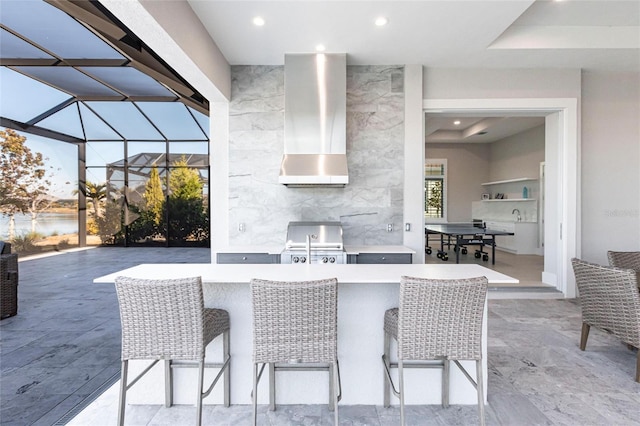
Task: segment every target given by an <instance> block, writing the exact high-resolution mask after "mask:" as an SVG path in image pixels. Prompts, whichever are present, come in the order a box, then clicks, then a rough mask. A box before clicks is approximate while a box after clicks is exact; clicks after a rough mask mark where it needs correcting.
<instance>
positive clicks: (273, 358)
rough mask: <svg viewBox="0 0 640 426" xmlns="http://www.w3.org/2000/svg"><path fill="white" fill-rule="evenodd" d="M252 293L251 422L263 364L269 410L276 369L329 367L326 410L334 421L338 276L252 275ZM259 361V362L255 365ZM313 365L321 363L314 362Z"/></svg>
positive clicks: (337, 379)
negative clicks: (275, 277) (270, 278)
mask: <svg viewBox="0 0 640 426" xmlns="http://www.w3.org/2000/svg"><path fill="white" fill-rule="evenodd" d="M251 298H252V303H253V393H252V399H253V424H254V425H255V424H256V423H257V400H258V394H257V392H258V382H259V381H260V377H261V376H262V372H263V371H264V368H265V365H267V364H268V365H269V391H270V392H269V408H270V409H271V410H275V373H276V371H278V370H288V371H291V370H318V369H322V370H326V371H328V372H329V410H333V412H334V421H335V424H336V426H337V425H338V401H339V400H340V391H339V390H338V389H340V377H339V375H340V371H339V368H338V352H337V337H338V321H337V319H338V313H337V311H338V281H337V280H336V279H335V278H331V279H326V280H318V281H302V282H278V281H266V280H259V279H253V280H251ZM259 364H262V366H261V367H260V368H259ZM305 364H306V365H305ZM309 364H313V365H311V366H310V365H309ZM318 364H320V365H321V366H320V367H318Z"/></svg>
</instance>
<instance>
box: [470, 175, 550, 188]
mask: <svg viewBox="0 0 640 426" xmlns="http://www.w3.org/2000/svg"><path fill="white" fill-rule="evenodd" d="M534 180H538V179H537V178H528V177H523V178H515V179H507V180H497V181H495V182H485V183H481V184H480V185H482V186H489V185H500V184H502V183H513V182H526V181H534Z"/></svg>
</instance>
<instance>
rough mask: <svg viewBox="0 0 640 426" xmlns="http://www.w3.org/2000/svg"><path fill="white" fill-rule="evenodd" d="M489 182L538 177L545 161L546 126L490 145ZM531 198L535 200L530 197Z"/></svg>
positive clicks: (532, 196)
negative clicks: (541, 165) (541, 163)
mask: <svg viewBox="0 0 640 426" xmlns="http://www.w3.org/2000/svg"><path fill="white" fill-rule="evenodd" d="M490 149H491V168H490V170H489V181H491V182H494V181H499V180H505V179H514V178H520V177H533V178H535V177H538V175H539V174H540V172H539V169H540V162H541V161H544V125H542V126H537V127H534V128H533V129H529V130H526V131H524V132H521V133H518V134H517V135H513V136H511V137H508V138H504V139H501V140H499V141H496V142H494V143H492V144H490ZM529 198H535V197H534V195H533V194H532V195H529Z"/></svg>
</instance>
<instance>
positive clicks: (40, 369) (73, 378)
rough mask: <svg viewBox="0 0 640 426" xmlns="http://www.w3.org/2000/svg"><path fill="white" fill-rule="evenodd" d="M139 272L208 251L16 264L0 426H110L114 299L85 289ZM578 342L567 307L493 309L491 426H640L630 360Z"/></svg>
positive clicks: (575, 317) (1, 347)
mask: <svg viewBox="0 0 640 426" xmlns="http://www.w3.org/2000/svg"><path fill="white" fill-rule="evenodd" d="M498 259H500V257H499V258H498ZM505 259H506V258H505ZM145 262H168V263H170V262H176V263H186V262H205V263H206V262H209V251H208V250H203V249H185V248H180V249H164V248H145V249H122V248H97V249H90V250H80V251H73V252H68V253H64V254H59V255H57V256H51V257H43V258H40V259H32V260H23V261H21V262H20V288H19V307H18V309H19V314H18V316H16V317H13V318H9V319H5V320H2V321H0V373H1V381H0V424H2V425H20V426H22V425H33V424H35V425H56V424H66V423H67V422H69V421H70V424H75V425H103V424H104V425H109V424H115V406H116V405H115V398H116V396H117V386H116V387H113V386H111V387H109V386H108V385H109V384H110V383H112V382H113V379H114V378H117V374H118V371H119V344H120V341H119V319H118V308H117V301H116V298H115V292H114V289H113V287H112V286H99V285H93V284H91V280H92V278H93V277H96V276H100V275H104V274H107V273H110V272H113V271H115V270H119V269H122V268H125V267H128V266H132V265H135V264H138V263H145ZM579 332H580V309H579V305H578V304H577V303H576V302H575V301H574V300H563V299H559V300H549V299H547V300H514V299H509V300H490V302H489V340H488V348H489V355H488V358H489V359H488V364H489V383H488V395H489V404H488V406H487V423H488V424H497V425H538V424H545V425H591V424H593V425H637V424H640V384H638V383H636V382H634V381H633V374H634V371H635V370H634V369H635V365H636V356H637V352H636V351H635V350H634V351H632V350H629V349H627V347H626V346H625V345H623V344H621V343H620V342H618V341H617V340H616V339H614V338H612V337H610V336H608V335H607V334H605V333H603V332H600V331H598V330H593V329H592V331H591V336H590V339H589V344H588V345H587V350H586V351H585V352H582V351H580V350H579V349H578V340H579ZM105 383H106V386H105ZM105 389H106V391H105V392H104V393H103V392H102V391H103V390H105ZM98 394H101V396H99V397H98V398H97V399H96V400H95V401H93V403H91V404H90V405H89V406H88V407H87V408H86V409H85V410H84V411H82V412H80V414H79V415H78V416H77V417H75V418H73V419H72V417H73V415H74V414H77V412H78V411H80V408H81V407H84V406H85V405H86V404H87V401H90V400H93V396H95V395H98ZM250 413H251V410H250V407H249V406H232V407H230V408H224V407H217V406H206V407H205V409H204V421H203V423H204V424H228V425H232V424H233V425H235V424H249V419H250ZM261 414H262V415H261V420H260V423H261V424H264V425H290V424H300V425H307V424H309V425H315V424H331V415H330V413H329V412H328V410H327V409H326V407H325V406H316V405H310V406H284V407H280V408H279V409H278V410H277V411H276V412H274V413H270V412H267V411H266V407H261ZM194 416H195V409H194V407H190V406H176V407H172V408H169V409H166V408H164V407H162V406H161V405H154V406H130V407H129V408H128V412H127V424H141V425H160V424H172V425H180V424H193V420H194ZM340 418H341V424H345V425H395V424H398V421H399V412H398V409H397V407H392V408H390V409H384V408H382V407H380V406H341V407H340ZM408 420H409V421H408V423H409V424H415V425H429V424H438V425H448V424H451V425H457V424H475V423H476V422H477V417H476V407H475V406H452V407H450V408H449V409H442V408H440V407H439V406H417V407H410V409H409V416H408Z"/></svg>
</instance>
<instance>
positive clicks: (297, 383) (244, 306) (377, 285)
mask: <svg viewBox="0 0 640 426" xmlns="http://www.w3.org/2000/svg"><path fill="white" fill-rule="evenodd" d="M402 275H409V276H415V277H423V278H441V279H452V278H471V277H477V276H485V277H487V279H488V280H489V284H498V283H501V284H503V283H507V284H509V283H512V284H515V283H518V280H517V279H515V278H512V277H509V276H507V275H504V274H501V273H499V272H496V271H493V270H491V269H488V268H485V267H483V266H479V265H467V264H464V265H456V264H443V265H423V264H409V265H357V264H356V265H325V264H318V265H306V264H304V265H280V264H266V265H235V264H224V265H223V264H143V265H138V266H135V267H133V268H129V269H125V270H122V271H118V272H116V273H113V274H109V275H105V276H102V277H99V278H96V279H95V280H94V282H95V283H114V281H115V278H116V277H117V276H129V277H134V278H178V277H189V276H200V277H202V281H203V283H204V286H203V287H204V297H205V306H207V307H216V308H221V309H226V310H227V311H229V315H230V321H231V403H232V404H250V403H251V398H250V393H251V387H252V378H251V374H252V371H253V368H252V362H251V354H252V320H251V298H250V293H249V286H248V283H249V282H250V280H251V279H252V278H262V279H269V280H282V281H303V280H315V279H322V278H332V277H335V278H337V279H338V359H339V361H340V376H341V381H342V401H341V402H340V403H341V404H345V405H357V404H367V405H381V404H382V385H383V380H384V376H383V367H382V361H381V355H382V350H383V329H382V326H383V316H384V312H385V310H386V309H389V308H392V307H396V306H398V289H399V282H400V277H401V276H402ZM486 336H487V314H486V308H485V316H484V324H483V357H484V364H485V368H484V372H485V380H484V383H487V377H486V375H487V368H486V360H487V357H486V355H487V349H486V347H487V344H486ZM218 340H220V339H217V340H216V341H214V342H213V343H211V344H210V345H209V347H208V351H207V359H208V360H209V361H211V362H213V361H218V360H220V359H221V344H220V342H219V341H218ZM393 351H395V349H394V348H392V353H393ZM392 359H395V357H393V356H392ZM145 364H146V362H131V363H130V366H131V373H130V374H129V376H130V377H134V374H135V371H136V370H135V369H140V370H141V369H142V368H144V365H145ZM464 365H465V367H467V368H468V369H469V371H470V372H471V374H472V375H473V374H474V373H473V372H474V371H475V363H474V362H465V364H464ZM196 371H197V369H177V370H175V371H174V379H175V382H174V400H175V403H176V404H193V403H195V386H194V385H195V383H196ZM216 371H217V370H216V369H211V371H208V372H207V373H206V375H205V382H206V381H207V380H209V381H210V380H211V378H212V377H213V376H214V375H215V373H216ZM265 374H268V373H265ZM163 380H164V376H163V367H162V366H156V367H154V369H153V370H152V371H151V372H150V373H148V374H147V376H145V377H144V378H143V379H141V380H140V381H139V382H138V383H136V385H135V386H133V387H132V388H131V389H130V390H129V391H128V392H127V401H128V403H131V404H161V403H163V401H164V399H163V398H164V396H163V395H164V384H163V383H164V382H163ZM440 380H441V370H440V369H420V370H416V369H410V370H409V371H407V372H406V373H405V382H406V384H405V386H406V403H407V404H440V401H441V399H440V398H441V395H440V389H441V386H440ZM217 388H218V386H217ZM276 388H277V393H276V395H277V400H276V403H278V404H325V403H327V401H328V393H329V390H328V378H327V373H326V372H281V373H278V375H277V376H276ZM489 392H491V389H487V392H486V393H485V395H487V394H488V393H489ZM476 398H477V397H476V392H475V389H474V388H473V386H472V385H471V384H470V383H469V382H468V381H467V379H466V378H465V377H464V376H463V375H462V373H461V372H460V371H459V370H458V369H457V368H456V367H455V366H452V368H451V395H450V403H451V404H476V401H477V399H476ZM221 401H222V393H221V389H215V390H214V392H212V394H211V395H210V396H209V397H208V398H207V399H206V400H205V402H206V403H215V404H219V403H221ZM258 402H259V403H260V404H267V403H268V380H267V378H266V377H265V378H263V380H262V381H261V382H260V388H259V390H258ZM397 402H398V401H397V400H396V399H395V398H392V404H395V403H397Z"/></svg>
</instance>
